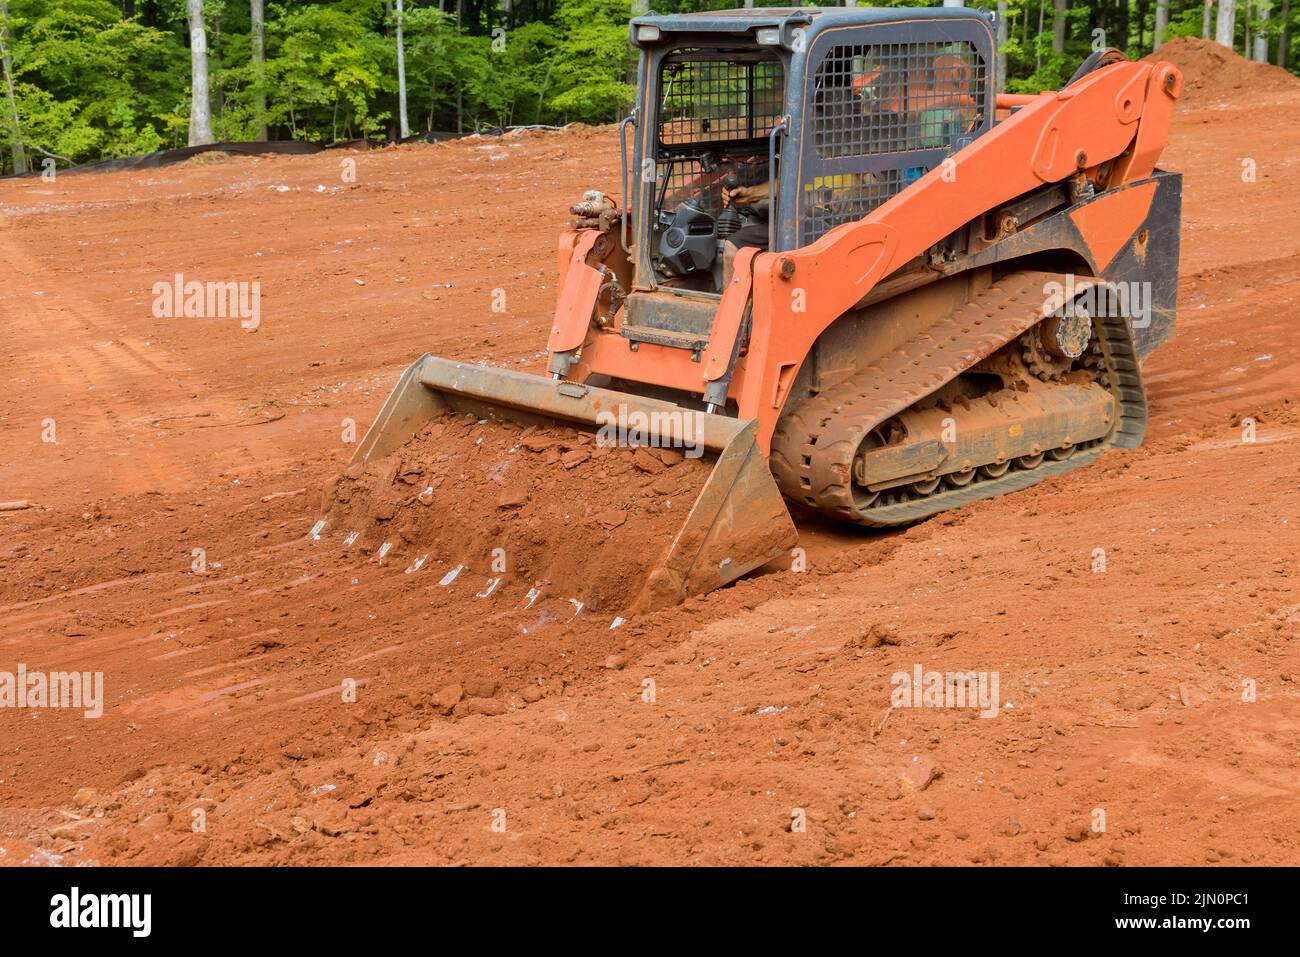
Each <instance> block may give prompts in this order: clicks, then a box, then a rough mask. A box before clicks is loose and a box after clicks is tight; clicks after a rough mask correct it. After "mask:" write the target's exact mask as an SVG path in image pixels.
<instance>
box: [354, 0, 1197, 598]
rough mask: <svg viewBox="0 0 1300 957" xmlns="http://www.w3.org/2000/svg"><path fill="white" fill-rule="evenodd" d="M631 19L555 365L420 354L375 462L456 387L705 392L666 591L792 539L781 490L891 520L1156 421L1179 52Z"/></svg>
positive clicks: (560, 318)
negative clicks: (1002, 52) (693, 473)
mask: <svg viewBox="0 0 1300 957" xmlns="http://www.w3.org/2000/svg"><path fill="white" fill-rule="evenodd" d="M631 42H632V44H633V45H634V46H635V47H636V48H637V49H638V50H639V52H640V63H639V69H638V75H637V76H638V79H637V83H638V86H637V102H636V106H635V109H634V110H633V111H632V113H631V115H629V116H628V117H627V119H626V120H624V121H623V123H622V124H621V125H620V127H619V134H620V141H621V149H622V159H623V164H622V168H623V183H622V186H623V189H622V197H620V198H619V199H618V200H617V201H615V200H613V199H611V198H609V197H607V196H605V195H604V194H602V193H598V192H597V193H589V194H588V195H587V196H586V197H584V199H583V201H582V202H581V203H579V204H578V205H577V206H575V207H574V210H573V211H574V213H575V214H577V216H578V219H577V220H576V221H575V223H574V228H571V229H569V230H567V231H565V232H564V233H563V234H562V235H561V237H560V241H559V262H558V265H559V277H560V282H559V292H558V303H557V305H556V310H555V320H554V323H553V325H552V329H551V335H550V341H549V344H548V353H549V358H548V367H547V371H548V373H549V376H535V375H525V374H520V373H518V372H513V371H507V370H498V369H491V368H483V367H479V366H473V365H467V364H463V363H459V362H452V361H448V360H444V359H438V358H435V357H433V356H429V355H426V356H423V357H421V358H420V359H419V360H417V361H416V362H415V363H414V364H413V365H412V366H411V367H410V368H409V369H407V370H406V372H405V373H404V374H403V375H402V377H401V379H400V381H399V382H398V385H397V387H396V389H395V390H394V392H393V394H392V395H391V396H390V397H389V399H388V402H387V404H386V405H385V406H384V408H383V410H382V411H381V413H380V415H379V418H378V420H377V421H376V422H375V423H374V424H373V426H372V427H371V429H370V431H369V433H368V434H367V436H366V437H365V439H364V440H363V442H362V443H361V445H360V447H359V449H358V452H357V455H356V458H355V460H354V461H356V462H362V463H364V462H366V461H368V460H370V459H372V458H374V457H377V456H382V455H386V454H388V453H390V452H392V451H393V450H394V449H397V448H398V447H399V446H400V445H401V444H402V443H403V442H405V441H406V440H407V439H409V438H410V437H411V436H412V435H413V434H414V433H415V431H416V430H417V429H419V428H420V427H421V425H422V424H423V423H425V422H427V421H428V420H429V419H430V418H431V417H434V416H438V415H440V414H442V413H445V412H465V411H469V412H472V413H474V414H477V415H481V416H483V417H484V418H486V419H491V418H492V417H499V418H504V419H515V420H519V421H524V422H561V423H565V424H568V425H573V426H576V427H578V428H585V429H588V430H596V429H598V428H600V427H601V425H602V423H605V422H608V421H609V420H610V418H611V417H613V416H615V415H622V416H625V417H626V416H630V415H639V416H640V421H643V422H648V423H650V425H649V430H650V431H649V437H650V438H651V439H653V440H654V441H655V442H656V443H657V444H673V443H674V442H675V441H676V440H677V439H679V438H681V436H680V435H678V433H679V432H682V431H683V430H685V429H686V426H684V425H683V421H684V419H683V417H684V416H687V417H693V422H694V425H693V428H694V430H695V434H697V435H702V436H703V442H704V447H705V449H707V452H708V454H709V455H710V456H711V457H716V465H715V467H714V469H713V471H712V473H711V476H710V478H709V479H708V482H707V484H706V485H705V486H704V487H703V488H702V489H701V491H700V494H699V497H698V499H697V500H696V501H695V503H694V505H693V507H692V508H691V510H690V513H689V516H688V517H687V518H686V519H685V520H684V521H683V523H682V527H681V530H680V532H679V533H678V534H677V536H676V538H675V539H674V540H673V541H671V542H665V543H664V552H663V557H662V559H661V560H660V561H659V562H658V563H657V565H656V567H655V569H654V571H653V572H652V573H651V575H650V576H649V581H648V582H647V583H646V587H645V591H644V594H643V598H644V601H645V603H646V604H649V605H657V604H663V603H668V602H673V601H678V600H681V599H682V598H683V597H685V596H687V595H689V594H693V593H698V592H703V591H707V590H709V589H712V588H716V587H718V586H720V585H723V584H726V583H728V582H730V581H732V580H734V579H736V578H738V577H739V576H741V575H744V574H745V573H747V572H749V571H751V570H753V569H755V568H757V567H758V566H760V565H762V564H764V563H766V562H768V561H770V560H772V559H773V558H775V557H777V556H779V555H781V554H782V553H783V552H786V551H787V550H788V549H789V548H790V547H791V546H792V545H793V544H794V542H795V540H796V534H795V529H794V525H793V523H792V521H791V517H790V513H789V511H788V510H787V505H791V506H793V509H794V511H795V513H796V514H798V513H799V512H801V511H811V512H819V513H823V514H825V515H828V516H831V517H833V518H835V519H837V520H840V521H843V522H848V523H855V524H857V525H862V526H876V527H883V526H892V525H899V524H903V523H908V522H914V521H916V520H918V519H923V518H925V517H927V516H929V515H934V514H935V513H937V512H940V511H943V510H945V509H949V508H953V507H955V506H959V505H962V504H964V503H966V502H970V501H973V500H976V499H982V498H989V497H991V496H995V495H1000V494H1003V493H1006V492H1013V491H1016V490H1018V489H1023V488H1026V487H1028V486H1030V485H1033V484H1035V483H1037V482H1039V481H1042V480H1043V479H1044V478H1046V477H1047V476H1050V475H1059V474H1061V473H1063V472H1066V471H1069V470H1071V469H1074V468H1078V467H1079V466H1082V465H1084V464H1086V463H1088V462H1091V461H1093V460H1094V459H1096V458H1097V457H1098V456H1099V455H1101V454H1102V453H1103V452H1104V451H1106V450H1107V449H1109V448H1112V447H1119V448H1131V447H1133V446H1136V445H1137V444H1139V443H1140V442H1141V440H1142V436H1143V432H1144V428H1145V421H1146V401H1145V394H1144V390H1143V385H1142V377H1141V368H1140V365H1141V360H1142V359H1143V358H1144V357H1145V356H1146V355H1147V354H1149V353H1150V352H1151V351H1152V350H1153V349H1155V348H1156V347H1157V346H1158V345H1160V344H1161V343H1162V342H1164V341H1165V340H1166V339H1168V338H1170V337H1171V336H1172V335H1173V329H1174V308H1175V294H1176V284H1177V273H1178V252H1179V248H1178V247H1179V236H1178V229H1179V214H1180V204H1181V179H1180V177H1179V176H1178V175H1176V174H1172V173H1167V172H1163V171H1160V170H1157V169H1156V168H1155V163H1156V160H1157V158H1158V157H1159V155H1160V152H1161V150H1162V149H1163V147H1164V145H1165V140H1166V137H1167V134H1168V131H1169V124H1170V118H1171V115H1172V113H1173V109H1174V102H1175V100H1176V99H1177V97H1178V95H1179V91H1180V88H1181V84H1182V77H1181V74H1180V73H1179V71H1178V70H1177V69H1176V68H1175V67H1174V66H1172V65H1171V64H1169V63H1161V62H1157V63H1150V62H1130V61H1129V60H1127V59H1126V58H1125V57H1124V56H1123V54H1121V53H1119V52H1118V51H1114V50H1108V51H1105V52H1104V53H1098V54H1094V55H1093V56H1091V57H1090V58H1089V59H1088V60H1087V61H1086V62H1084V63H1083V64H1082V66H1081V67H1080V68H1079V70H1078V72H1077V73H1076V74H1075V75H1074V77H1073V78H1072V79H1071V80H1070V81H1069V82H1068V83H1067V84H1066V85H1065V86H1064V87H1063V88H1062V89H1061V90H1059V91H1055V92H1044V93H1041V94H1036V95H1000V94H997V93H996V92H995V91H996V88H997V78H996V77H995V75H994V69H995V63H996V57H995V52H994V38H993V30H992V22H991V20H990V18H989V17H988V15H987V14H984V13H981V12H978V11H973V10H964V9H902V8H899V9H864V8H826V9H816V8H791V9H740V10H731V11H719V12H714V13H700V14H688V15H678V16H645V17H638V18H636V19H634V20H633V21H632V23H631ZM742 199H743V200H744V201H743V202H742V201H741V200H742Z"/></svg>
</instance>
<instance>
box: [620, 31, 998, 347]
mask: <svg viewBox="0 0 1300 957" xmlns="http://www.w3.org/2000/svg"><path fill="white" fill-rule="evenodd" d="M631 34H632V42H633V44H634V45H635V46H637V47H639V48H640V50H641V60H640V68H639V74H638V104H637V109H636V112H635V114H634V115H633V116H632V117H631V118H629V120H627V121H625V122H626V123H628V124H632V125H634V126H635V129H636V150H635V154H634V156H633V157H631V161H630V162H628V161H627V159H626V158H625V169H626V170H627V171H628V176H629V178H630V179H631V180H632V181H631V182H630V183H628V184H627V185H628V186H630V187H631V192H630V196H631V201H630V202H629V203H628V207H629V209H628V212H629V215H630V217H631V221H630V223H629V230H628V236H627V238H628V239H629V240H630V241H631V243H632V244H633V246H632V253H633V256H632V258H633V259H634V261H635V272H636V280H635V288H634V295H635V291H636V290H641V291H648V290H659V291H663V292H669V293H676V294H679V296H684V297H688V298H689V297H693V296H706V297H709V298H713V299H714V301H715V302H716V298H714V297H716V296H717V295H719V294H720V293H721V291H722V289H723V288H724V285H725V283H724V278H725V277H724V252H725V251H726V250H727V249H728V245H727V243H728V240H731V248H732V251H733V252H734V248H735V247H737V246H758V247H759V248H762V249H767V250H771V251H774V252H775V251H782V250H787V249H793V248H797V247H801V246H807V245H809V244H810V243H813V242H815V241H816V240H818V239H819V238H821V236H823V235H825V234H826V233H827V232H829V231H831V230H832V229H834V228H836V227H837V226H840V225H843V224H844V223H848V222H853V221H855V220H858V219H861V218H862V217H863V216H865V215H867V214H868V213H870V212H871V211H872V210H874V209H875V208H876V207H878V206H880V205H881V204H883V203H884V202H886V201H888V200H889V199H891V198H892V197H893V196H895V195H897V194H898V193H899V192H901V191H902V190H904V189H906V188H907V187H908V186H909V185H911V184H912V183H913V182H915V181H916V180H918V179H920V178H921V177H922V176H924V175H925V174H926V173H928V172H929V171H930V170H932V169H934V168H935V167H936V166H937V165H939V164H940V163H941V162H942V161H943V160H944V159H945V158H946V157H947V156H949V155H951V154H952V153H953V152H955V151H957V150H960V149H961V148H963V147H964V146H965V145H966V144H968V143H969V142H970V141H971V140H973V139H974V138H975V137H977V136H979V135H980V134H981V133H982V132H984V131H985V130H987V129H988V128H989V125H990V122H991V119H992V109H991V104H992V99H991V98H992V93H993V73H992V69H991V66H992V64H991V59H992V31H991V27H990V21H989V19H988V17H987V16H986V15H984V14H982V13H979V12H976V11H970V10H956V9H928V10H921V9H908V8H899V9H872V8H843V9H838V8H766V9H738V10H724V11H714V12H711V13H697V14H680V15H664V16H646V17H638V18H636V19H634V20H633V21H632V25H631ZM625 149H626V145H625ZM735 187H752V188H753V189H750V190H746V191H745V194H744V195H745V196H746V197H747V198H750V200H751V201H749V202H742V203H737V204H732V205H729V206H727V205H724V203H723V191H724V189H733V188H735ZM624 195H625V196H628V195H629V191H628V190H627V189H625V190H624ZM678 324H679V325H680V324H681V323H678Z"/></svg>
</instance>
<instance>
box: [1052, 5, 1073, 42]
mask: <svg viewBox="0 0 1300 957" xmlns="http://www.w3.org/2000/svg"><path fill="white" fill-rule="evenodd" d="M1069 12H1070V0H1054V2H1053V7H1052V52H1053V53H1055V54H1057V55H1058V56H1059V55H1060V54H1062V53H1064V52H1065V34H1066V31H1067V28H1068V27H1069V21H1068V20H1067V19H1066V14H1067V13H1069Z"/></svg>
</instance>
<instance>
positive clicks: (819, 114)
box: [776, 17, 994, 249]
mask: <svg viewBox="0 0 1300 957" xmlns="http://www.w3.org/2000/svg"><path fill="white" fill-rule="evenodd" d="M992 55H993V45H992V35H991V32H990V28H989V25H988V21H987V19H985V18H983V17H969V18H966V19H953V20H942V21H938V20H930V21H915V22H901V23H886V24H880V25H870V26H833V27H831V28H830V29H824V30H820V31H818V32H816V33H815V35H814V36H812V37H811V38H810V39H809V40H808V41H807V43H806V47H805V50H804V51H803V52H801V54H800V55H797V56H796V58H795V61H794V63H793V64H792V67H791V72H792V75H795V76H802V77H804V86H803V89H802V91H794V90H792V91H791V93H790V100H791V113H792V117H791V121H792V128H793V129H795V130H798V131H799V133H800V136H799V139H798V143H799V149H798V152H797V155H795V154H793V153H792V154H791V157H790V159H791V161H790V162H787V163H785V164H784V166H783V169H782V171H781V173H782V180H781V184H780V192H781V194H782V195H783V196H786V197H788V198H790V199H791V201H790V202H787V203H786V204H785V207H786V208H785V212H786V213H787V214H788V215H786V216H783V217H782V219H781V222H780V223H779V224H778V238H777V246H776V248H778V249H784V248H793V247H798V246H806V245H808V244H810V243H812V242H815V241H816V240H818V239H820V238H821V237H822V236H823V235H825V234H826V233H827V232H829V231H830V230H832V229H834V228H835V227H837V226H840V225H843V224H844V223H848V222H853V221H855V220H858V219H861V218H862V217H863V216H865V215H867V214H868V213H870V212H871V211H872V210H874V209H876V208H877V207H878V206H880V205H881V204H882V203H884V202H886V201H887V200H889V199H891V198H892V197H894V196H895V195H897V194H898V193H900V192H901V191H902V190H904V189H906V188H907V187H908V186H909V185H911V184H912V183H914V182H916V181H917V180H918V179H920V178H921V177H922V176H924V175H925V174H926V173H928V172H930V171H931V170H932V169H934V168H935V167H936V166H938V165H939V164H940V163H942V162H943V160H944V159H945V158H946V157H948V156H950V155H952V154H953V153H955V152H957V151H958V150H960V149H962V148H963V147H965V146H966V145H968V144H969V143H970V142H971V141H972V140H974V139H975V138H976V137H978V136H980V135H981V134H983V133H985V132H986V131H987V130H988V129H989V128H990V127H991V125H992V121H993V103H994V100H993V97H994V75H993V69H992Z"/></svg>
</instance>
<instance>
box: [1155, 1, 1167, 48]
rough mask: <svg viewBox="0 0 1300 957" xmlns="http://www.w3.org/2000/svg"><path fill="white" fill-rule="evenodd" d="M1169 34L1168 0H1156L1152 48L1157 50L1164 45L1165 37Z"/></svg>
mask: <svg viewBox="0 0 1300 957" xmlns="http://www.w3.org/2000/svg"><path fill="white" fill-rule="evenodd" d="M1168 36H1169V0H1156V39H1155V45H1154V46H1153V47H1152V49H1153V50H1159V49H1160V48H1161V47H1162V46H1164V43H1165V38H1166V37H1168Z"/></svg>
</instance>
